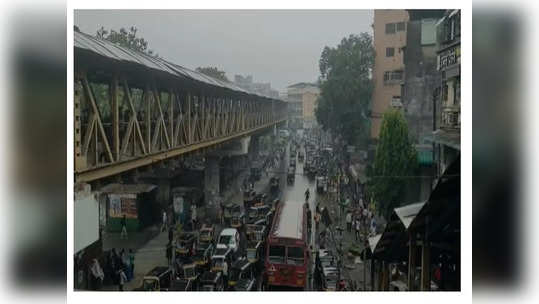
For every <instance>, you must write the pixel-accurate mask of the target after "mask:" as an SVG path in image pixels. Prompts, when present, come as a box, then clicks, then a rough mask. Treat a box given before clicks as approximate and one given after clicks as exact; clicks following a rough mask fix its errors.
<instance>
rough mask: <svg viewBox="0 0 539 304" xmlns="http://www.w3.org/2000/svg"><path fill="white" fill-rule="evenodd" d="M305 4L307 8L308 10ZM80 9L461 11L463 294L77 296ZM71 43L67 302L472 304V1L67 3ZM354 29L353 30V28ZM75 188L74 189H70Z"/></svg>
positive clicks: (69, 66) (69, 68) (165, 294)
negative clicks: (76, 50) (76, 42)
mask: <svg viewBox="0 0 539 304" xmlns="http://www.w3.org/2000/svg"><path fill="white" fill-rule="evenodd" d="M307 4H308V5H309V6H307ZM75 8H77V9H92V8H93V9H118V8H139V9H142V8H146V9H150V8H152V9H153V8H161V9H189V8H200V9H202V8H228V9H232V8H252V9H268V8H273V9H277V8H281V9H284V8H287V9H296V8H302V9H306V8H310V9H314V8H316V9H337V8H353V9H373V8H378V9H381V8H394V9H398V8H400V9H411V8H461V9H462V29H463V30H462V31H461V33H462V39H461V41H462V50H463V52H462V65H461V67H462V71H463V73H462V74H463V77H462V81H463V82H462V83H463V85H462V90H461V94H462V100H466V101H469V102H463V103H462V107H463V108H462V126H463V129H462V130H465V131H463V132H462V136H461V141H462V145H461V146H462V147H463V149H462V151H463V152H464V157H463V158H462V161H463V163H462V168H463V169H464V171H465V173H463V174H462V186H463V187H462V190H463V199H462V203H461V204H462V207H463V208H462V231H463V233H462V234H461V237H462V292H454V293H444V294H443V295H442V296H441V294H439V293H381V292H366V293H362V292H354V293H321V292H317V293H313V292H306V293H286V294H283V293H247V294H238V293H213V294H212V293H202V292H194V293H187V294H185V293H182V294H178V293H158V294H155V293H151V294H150V293H123V294H121V293H117V292H116V293H111V292H73V289H72V287H73V283H72V282H73V273H72V271H71V270H72V269H73V260H72V256H73V240H72V238H73V221H72V219H73V216H72V213H73V208H72V204H70V203H69V199H70V198H73V187H72V185H73V151H72V149H71V147H72V146H73V133H72V132H73V130H72V128H71V127H70V126H72V124H73V119H72V115H71V113H73V108H72V103H71V102H69V101H70V100H73V99H72V98H73V86H72V82H71V81H70V80H71V79H73V33H72V29H73V10H74V9H75ZM67 18H68V19H67V29H68V32H67V39H68V52H67V54H68V57H67V59H68V74H67V76H68V77H67V79H68V83H67V85H68V95H67V96H68V103H67V104H68V108H67V113H68V128H67V133H68V135H67V138H68V172H67V176H68V189H67V190H68V191H67V197H68V209H67V211H68V215H69V216H68V244H67V245H68V267H67V270H68V273H67V278H68V281H67V286H68V300H71V301H73V300H75V301H77V302H78V301H80V302H87V303H92V304H94V303H96V302H98V301H102V300H105V301H107V302H110V301H115V300H118V301H122V302H124V301H125V302H129V303H133V301H134V302H146V301H152V300H154V299H155V298H156V297H158V298H159V299H160V300H164V301H181V302H183V301H188V302H189V301H204V302H206V301H208V302H212V301H213V302H215V303H222V302H223V301H238V300H245V301H253V302H260V301H261V302H263V303H272V304H274V303H275V302H276V301H282V300H284V301H285V302H296V301H297V302H304V301H309V302H326V303H327V302H328V301H332V300H335V299H336V298H339V300H342V301H350V302H353V301H365V300H366V301H385V300H389V301H398V302H399V303H414V304H416V303H417V301H418V300H420V301H428V302H432V303H434V302H436V303H455V302H462V301H471V277H472V273H471V248H472V246H471V245H472V243H471V213H472V208H471V206H472V204H471V203H472V202H471V193H472V189H471V184H472V180H471V177H472V176H471V167H472V166H471V147H472V136H471V132H468V131H466V130H471V128H472V124H471V110H472V108H471V100H472V94H471V93H472V90H471V75H472V74H471V73H472V70H471V42H472V40H471V38H472V37H471V3H470V2H469V1H451V2H432V1H406V2H403V1H384V2H383V3H381V2H376V3H371V2H361V1H354V2H352V3H347V2H343V1H335V0H334V1H325V2H322V1H309V2H308V3H301V4H299V3H291V2H290V1H271V2H266V3H260V1H256V2H255V1H237V2H235V3H230V1H205V2H204V3H201V1H196V2H194V1H193V2H187V3H181V7H180V6H179V4H178V3H177V2H176V1H162V2H158V1H123V0H120V1H95V0H94V1H91V2H90V1H89V2H81V1H71V2H69V3H68V10H67ZM351 30H353V29H351ZM69 186H71V187H69Z"/></svg>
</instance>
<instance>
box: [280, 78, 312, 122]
mask: <svg viewBox="0 0 539 304" xmlns="http://www.w3.org/2000/svg"><path fill="white" fill-rule="evenodd" d="M318 96H320V89H319V88H318V86H317V85H316V84H313V83H306V82H300V83H296V84H293V85H290V86H288V87H287V99H286V100H287V102H288V115H289V126H290V127H291V128H293V129H310V128H312V127H314V126H315V125H316V118H315V114H314V113H315V110H316V100H317V99H318Z"/></svg>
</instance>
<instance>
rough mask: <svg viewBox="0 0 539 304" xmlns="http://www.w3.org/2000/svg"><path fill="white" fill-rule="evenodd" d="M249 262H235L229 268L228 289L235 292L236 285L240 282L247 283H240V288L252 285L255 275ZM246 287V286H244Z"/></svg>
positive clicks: (245, 260)
mask: <svg viewBox="0 0 539 304" xmlns="http://www.w3.org/2000/svg"><path fill="white" fill-rule="evenodd" d="M253 271H254V269H253V265H252V264H251V262H249V261H248V260H247V259H240V260H237V261H236V262H234V263H233V264H232V266H231V267H230V276H229V279H228V289H230V290H235V287H236V285H237V284H238V283H239V281H240V280H243V281H247V282H242V284H241V285H242V287H249V286H251V288H252V285H254V281H255V275H254V272H253ZM245 285H247V286H245Z"/></svg>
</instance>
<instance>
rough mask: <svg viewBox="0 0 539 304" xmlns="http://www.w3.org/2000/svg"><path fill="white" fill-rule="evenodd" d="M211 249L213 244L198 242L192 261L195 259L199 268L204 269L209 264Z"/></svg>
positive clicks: (212, 249)
mask: <svg viewBox="0 0 539 304" xmlns="http://www.w3.org/2000/svg"><path fill="white" fill-rule="evenodd" d="M213 251H214V246H213V243H211V242H200V243H199V244H198V246H197V250H196V252H195V255H194V256H193V261H195V264H196V265H197V267H198V268H199V269H206V268H207V267H208V266H209V263H210V260H211V256H212V254H213Z"/></svg>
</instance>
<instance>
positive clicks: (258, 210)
mask: <svg viewBox="0 0 539 304" xmlns="http://www.w3.org/2000/svg"><path fill="white" fill-rule="evenodd" d="M271 216H272V210H271V207H270V206H268V205H263V206H258V207H251V208H249V210H247V223H248V224H251V225H269V224H271Z"/></svg>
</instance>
